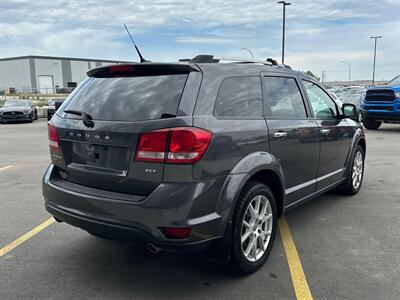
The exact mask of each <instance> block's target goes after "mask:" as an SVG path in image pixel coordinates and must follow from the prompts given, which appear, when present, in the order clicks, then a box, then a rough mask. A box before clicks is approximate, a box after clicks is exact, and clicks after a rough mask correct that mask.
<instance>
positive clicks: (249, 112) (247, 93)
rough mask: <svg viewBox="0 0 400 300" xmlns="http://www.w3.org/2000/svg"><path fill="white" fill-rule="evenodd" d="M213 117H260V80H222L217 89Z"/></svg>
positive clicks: (236, 78)
mask: <svg viewBox="0 0 400 300" xmlns="http://www.w3.org/2000/svg"><path fill="white" fill-rule="evenodd" d="M214 115H215V116H217V117H228V118H229V117H230V118H232V117H233V118H234V117H241V118H243V117H262V116H263V102H262V91H261V80H260V77H257V76H254V77H252V76H248V77H244V76H237V77H230V78H226V79H224V81H222V83H221V86H220V88H219V92H218V96H217V101H216V104H215V109H214Z"/></svg>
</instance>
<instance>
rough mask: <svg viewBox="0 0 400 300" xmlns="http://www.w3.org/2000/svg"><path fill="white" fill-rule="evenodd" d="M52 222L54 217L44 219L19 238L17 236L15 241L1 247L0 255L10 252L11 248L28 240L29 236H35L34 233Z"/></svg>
mask: <svg viewBox="0 0 400 300" xmlns="http://www.w3.org/2000/svg"><path fill="white" fill-rule="evenodd" d="M53 223H54V219H53V218H50V219H48V220H47V221H44V222H43V223H42V224H40V225H39V226H37V227H35V228H33V229H32V230H31V231H29V232H27V233H25V234H24V235H22V236H20V237H19V238H17V239H16V240H15V241H13V242H11V243H10V244H8V245H7V246H5V247H3V248H1V249H0V257H2V256H3V255H5V254H7V253H8V252H10V251H11V250H13V249H14V248H16V247H18V246H19V245H21V244H22V243H23V242H26V241H27V240H29V239H30V238H31V237H33V236H35V235H36V234H38V233H39V232H41V231H42V230H43V229H45V228H46V227H48V226H49V225H51V224H53Z"/></svg>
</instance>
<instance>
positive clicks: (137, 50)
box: [124, 24, 150, 63]
mask: <svg viewBox="0 0 400 300" xmlns="http://www.w3.org/2000/svg"><path fill="white" fill-rule="evenodd" d="M124 27H125V29H126V32H127V33H128V34H129V37H130V38H131V41H132V43H133V46H135V49H136V52H137V53H138V55H139V57H140V62H141V63H144V62H150V61H149V60H145V59H144V58H143V56H142V54H141V53H140V51H139V48H138V47H137V46H136V44H135V41H134V40H133V37H132V35H131V33H130V32H129V30H128V27H126V25H125V24H124Z"/></svg>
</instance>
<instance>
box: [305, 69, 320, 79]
mask: <svg viewBox="0 0 400 300" xmlns="http://www.w3.org/2000/svg"><path fill="white" fill-rule="evenodd" d="M306 74H307V75H309V76H311V77H313V78H315V79H316V80H318V81H319V80H320V78H319V77H318V76H317V75H315V74H314V73H313V72H311V71H307V72H306Z"/></svg>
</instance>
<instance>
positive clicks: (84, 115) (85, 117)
mask: <svg viewBox="0 0 400 300" xmlns="http://www.w3.org/2000/svg"><path fill="white" fill-rule="evenodd" d="M64 112H65V113H67V114H71V115H77V116H81V117H82V121H83V124H84V125H85V126H86V127H89V128H92V127H94V122H93V121H92V120H93V118H92V117H91V116H90V115H89V114H87V113H85V112H84V111H80V110H72V109H67V110H64Z"/></svg>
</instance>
